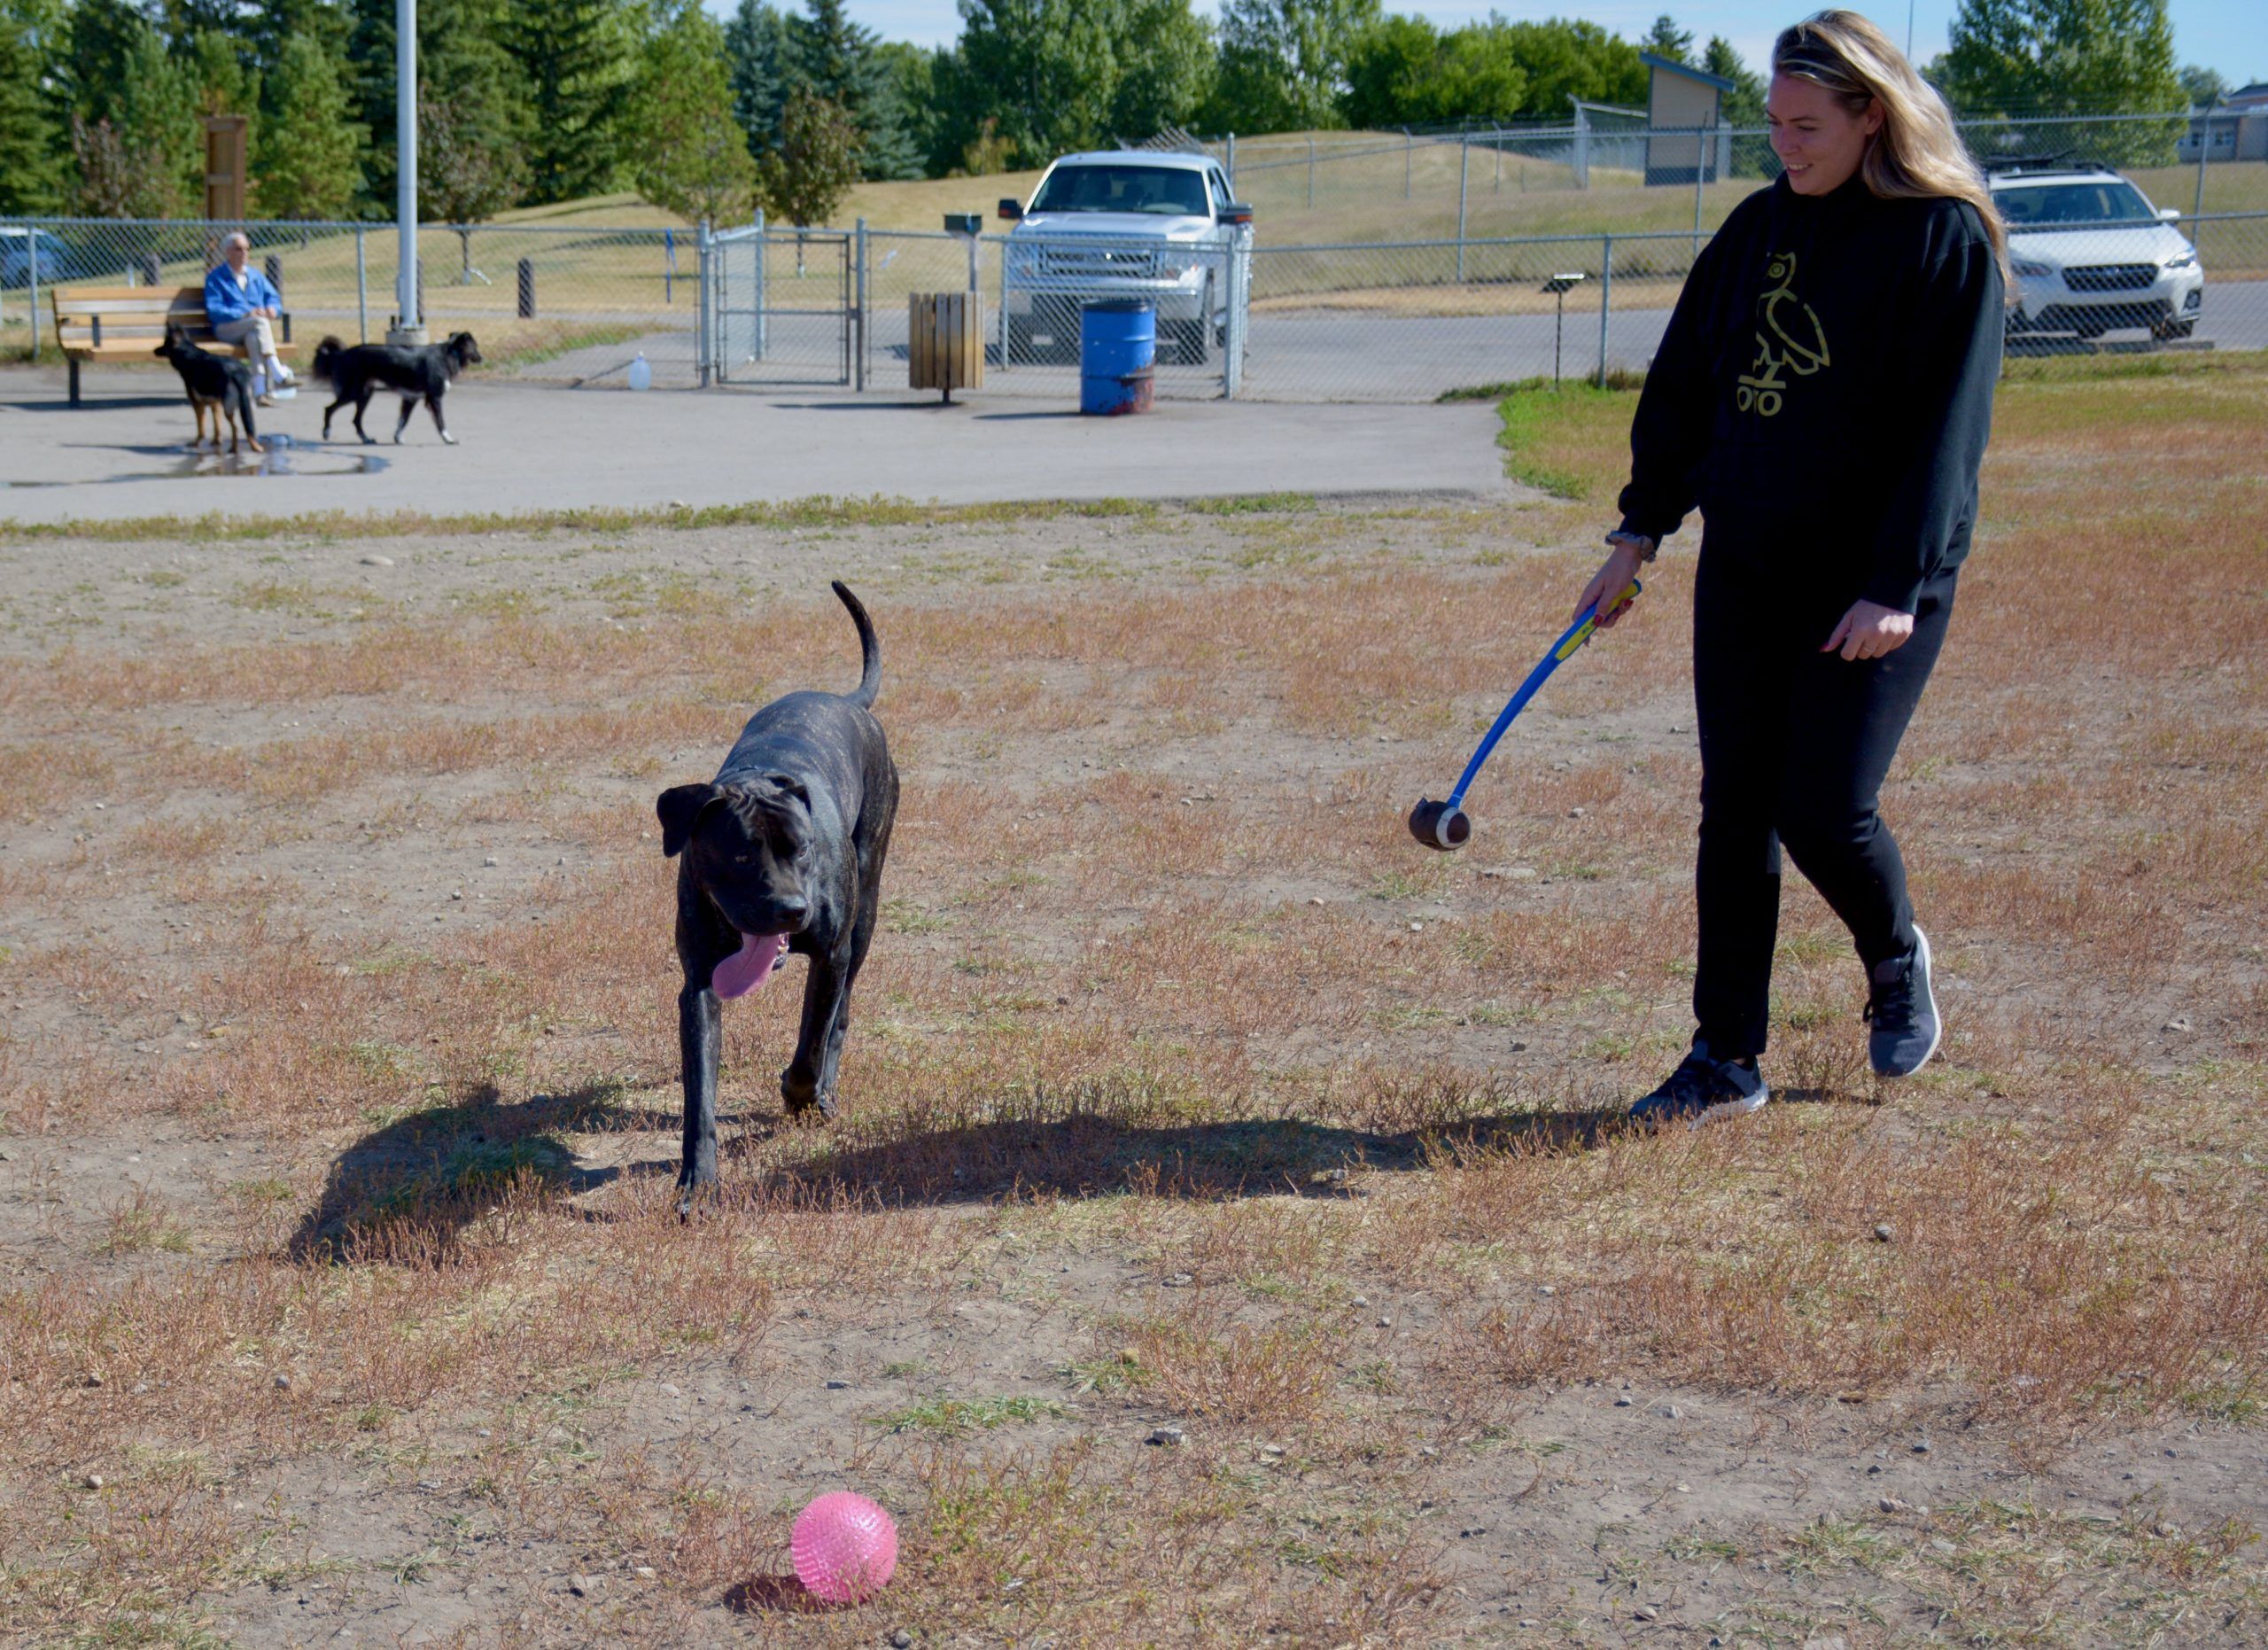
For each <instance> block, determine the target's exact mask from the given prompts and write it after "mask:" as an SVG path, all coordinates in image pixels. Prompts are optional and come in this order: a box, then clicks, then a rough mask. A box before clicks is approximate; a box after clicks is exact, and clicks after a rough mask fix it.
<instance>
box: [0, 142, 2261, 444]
mask: <svg viewBox="0 0 2268 1650" xmlns="http://www.w3.org/2000/svg"><path fill="white" fill-rule="evenodd" d="M2238 169H2242V170H2250V171H2255V172H2258V173H2261V174H2262V175H2264V176H2268V167H2251V168H2238ZM1670 192H1673V193H1674V192H1675V191H1670ZM1743 192H1745V190H1743ZM229 227H234V226H223V225H219V224H214V223H206V222H118V221H109V220H67V219H39V220H20V219H18V220H4V221H0V328H4V329H6V331H5V336H7V337H10V338H13V337H16V336H19V334H18V332H17V331H16V330H15V329H18V328H20V327H21V326H22V325H23V323H24V322H25V320H26V319H27V317H30V318H34V319H35V320H36V322H37V324H36V325H35V326H34V327H33V328H32V329H31V333H30V337H31V339H32V340H33V341H34V342H35V344H39V345H41V346H42V347H44V348H46V349H48V350H51V349H52V348H53V334H52V330H51V322H50V318H49V315H48V314H47V312H46V307H45V305H44V302H43V298H42V292H43V290H44V288H45V287H46V286H48V285H50V284H53V283H54V282H55V281H57V280H58V279H61V280H65V281H68V282H105V283H107V282H122V281H132V282H135V283H137V284H149V283H151V282H156V283H159V284H174V285H190V284H197V283H198V282H201V280H202V279H203V276H204V273H205V269H206V260H207V259H208V257H211V256H215V255H217V247H218V243H219V239H220V237H221V234H222V233H224V232H225V230H226V229H227V228H229ZM244 227H245V230H246V232H247V233H248V234H249V235H250V236H251V237H252V254H253V257H254V259H255V261H260V262H263V263H266V264H268V267H269V269H270V270H271V273H273V274H275V275H276V276H277V277H278V279H277V284H278V286H279V287H280V288H281V290H282V292H283V298H284V303H285V307H287V308H288V309H289V310H290V311H291V315H292V321H293V332H294V336H295V337H296V338H297V339H299V340H300V341H301V344H302V346H303V347H306V346H311V345H312V344H313V343H314V342H315V340H316V339H320V338H322V336H323V335H324V334H326V333H337V334H338V336H340V337H342V338H347V339H354V338H362V337H371V336H378V335H381V334H382V333H383V331H384V326H385V324H386V322H387V320H388V319H389V315H388V313H387V312H388V310H390V308H391V304H390V303H389V302H388V301H387V297H386V295H387V294H390V293H391V292H392V291H393V290H394V284H393V257H394V245H395V243H394V237H393V236H392V233H391V232H390V231H389V230H386V229H385V228H384V226H379V225H372V224H353V223H254V224H249V225H245V226H244ZM1445 227H1446V228H1447V229H1448V230H1449V232H1448V233H1404V234H1401V235H1386V236H1375V237H1373V236H1366V235H1346V236H1332V237H1320V236H1319V237H1312V238H1309V239H1306V240H1303V241H1301V242H1299V243H1297V244H1285V243H1284V242H1281V241H1278V240H1274V239H1268V238H1263V239H1262V240H1260V241H1259V242H1258V243H1257V244H1254V245H1247V246H1246V247H1244V248H1243V249H1242V251H1241V252H1240V253H1239V254H1237V255H1235V256H1230V255H1228V254H1226V253H1221V252H1217V251H1216V252H1210V253H1202V254H1198V255H1195V261H1196V262H1197V263H1198V265H1199V266H1200V269H1201V276H1200V277H1197V278H1196V279H1195V281H1194V282H1193V284H1194V285H1195V286H1198V287H1202V286H1203V284H1205V283H1206V282H1210V283H1211V284H1212V285H1211V292H1210V296H1209V297H1208V299H1207V300H1204V302H1203V304H1202V306H1201V307H1202V309H1203V312H1204V313H1203V315H1202V316H1201V319H1200V315H1199V314H1198V313H1197V312H1195V311H1191V312H1190V313H1188V314H1186V315H1184V314H1181V313H1178V312H1177V313H1174V314H1170V315H1167V316H1166V317H1165V320H1166V323H1167V324H1165V325H1162V326H1161V337H1162V339H1163V340H1164V345H1165V347H1164V348H1163V349H1161V361H1160V364H1159V369H1158V374H1157V390H1158V393H1159V394H1161V395H1163V396H1169V397H1172V396H1178V397H1218V396H1223V395H1231V396H1237V397H1245V398H1254V399H1265V400H1276V401H1429V400H1432V399H1434V398H1435V397H1437V396H1440V395H1441V394H1444V393H1451V392H1454V391H1458V390H1463V389H1469V388H1472V387H1474V386H1477V385H1484V384H1488V383H1494V382H1503V381H1509V380H1517V379H1521V378H1527V377H1536V376H1539V375H1540V376H1546V377H1548V376H1550V375H1552V374H1553V373H1554V372H1557V373H1559V374H1562V375H1564V376H1569V377H1577V376H1580V377H1593V376H1599V375H1604V373H1607V372H1609V371H1612V370H1617V369H1627V370H1643V368H1644V366H1645V365H1646V363H1647V362H1648V361H1649V360H1650V359H1651V356H1652V354H1653V352H1654V349H1655V347H1656V346H1657V345H1658V341H1659V339H1660V337H1661V333H1662V331H1663V329H1664V327H1665V326H1666V323H1667V321H1668V316H1669V312H1670V310H1671V308H1672V307H1673V306H1674V304H1675V302H1676V300H1677V296H1678V293H1679V292H1680V291H1681V290H1682V285H1683V282H1684V279H1685V276H1686V274H1687V272H1688V271H1689V269H1690V268H1691V267H1692V261H1693V258H1694V255H1695V253H1697V250H1698V249H1699V247H1700V246H1701V245H1705V242H1706V237H1707V234H1708V232H1709V231H1708V229H1707V228H1706V227H1704V228H1701V229H1696V228H1695V227H1694V226H1693V224H1692V223H1691V222H1690V221H1688V222H1684V223H1683V224H1682V225H1679V226H1676V227H1668V226H1649V225H1645V224H1643V223H1634V224H1633V225H1631V226H1630V227H1629V228H1627V229H1619V230H1614V231H1613V232H1612V233H1608V232H1600V231H1587V232H1565V233H1529V234H1474V233H1470V232H1468V233H1466V234H1464V235H1458V234H1456V233H1455V232H1454V230H1455V224H1454V222H1453V221H1451V222H1449V223H1447V224H1446V226H1445ZM25 231H33V233H26V232H25ZM2159 232H2160V231H2159V226H2156V225H2155V224H2154V223H2149V222H2138V223H2132V224H2124V225H2101V224H2097V225H2085V224H2054V225H2052V226H2031V227H2029V228H2025V229H2023V230H2022V232H2021V233H2020V236H2019V239H2018V242H2017V253H2018V276H2017V280H2016V290H2015V292H2013V293H2012V297H2013V298H2014V299H2015V300H2016V307H2015V308H2014V309H2013V310H2012V312H2011V319H2010V332H2009V353H2010V354H2012V355H2022V354H2050V353H2060V352H2065V351H2077V350H2102V349H2109V350H2129V349H2132V350H2141V349H2152V348H2190V349H2200V348H2212V349H2218V350H2259V349H2268V209H2250V210H2242V211H2215V212H2206V213H2203V214H2195V213H2183V214H2180V215H2179V217H2178V218H2177V220H2176V221H2175V222H2173V223H2171V225H2170V226H2165V230H2164V233H2165V234H2166V235H2167V236H2173V235H2176V234H2178V236H2179V237H2180V239H2181V240H2183V241H2186V243H2187V244H2188V245H2190V246H2192V247H2194V251H2195V254H2196V256H2195V261H2194V263H2192V264H2187V265H2180V264H2179V258H2178V256H2177V255H2175V254H2174V253H2171V252H2170V251H2152V252H2149V253H2148V254H2147V255H2144V254H2143V253H2140V252H2138V250H2137V249H2138V248H2139V247H2141V246H2143V245H2145V244H2146V243H2147V242H2148V238H2149V237H2151V236H2154V235H2157V234H2159ZM424 234H425V236H426V237H427V238H426V239H425V240H424V241H423V242H422V243H421V244H422V245H425V246H426V248H427V251H426V253H425V261H426V272H425V283H424V287H423V292H424V301H425V304H426V319H427V323H428V325H429V326H430V327H431V330H432V331H435V332H436V333H440V332H445V331H453V330H456V329H459V328H462V329H463V330H467V331H473V332H475V333H476V334H477V335H478V338H479V339H480V345H481V350H482V353H483V354H484V355H485V357H486V358H487V361H488V362H489V363H490V365H489V366H488V367H486V368H485V369H484V372H485V375H486V376H489V377H503V378H506V379H517V380H522V381H530V382H548V383H564V384H571V385H612V384H619V383H621V382H623V381H624V370H625V369H626V368H627V367H628V366H629V365H630V364H631V363H632V362H633V361H634V360H635V359H636V358H637V357H638V356H639V355H641V354H642V355H643V356H644V357H645V358H646V360H647V362H648V363H649V365H650V366H651V367H652V368H653V370H654V379H655V382H656V383H657V384H663V385H683V386H687V387H690V386H693V385H703V384H717V383H721V384H722V385H726V386H728V387H730V386H754V387H758V388H761V387H765V386H767V385H786V384H823V385H824V384H839V385H845V386H847V387H851V388H866V387H870V386H871V387H882V386H888V387H897V386H898V385H902V384H903V383H904V382H905V379H904V377H903V376H902V374H903V373H904V371H905V365H904V359H905V351H906V346H907V339H906V334H905V315H906V296H907V294H908V293H910V292H958V291H974V292H979V293H981V294H983V297H984V300H985V304H986V309H987V314H988V317H989V324H990V327H991V329H992V331H991V333H990V346H989V349H988V356H989V359H990V362H991V366H992V370H991V371H990V373H989V374H988V379H987V384H986V393H988V394H1002V395H1025V394H1029V395H1037V396H1045V397H1049V398H1051V399H1055V400H1068V399H1069V398H1071V397H1072V396H1074V395H1075V394H1076V384H1075V382H1074V378H1075V375H1076V358H1075V353H1074V352H1072V351H1069V350H1067V349H1066V348H1065V346H1064V344H1065V339H1064V337H1063V332H1062V329H1065V328H1068V327H1069V326H1070V325H1072V324H1074V322H1073V314H1072V312H1070V311H1066V312H1065V313H1063V314H1061V315H1059V316H1058V317H1057V323H1058V328H1057V330H1055V331H1044V330H1042V329H1041V328H1039V327H1038V326H1037V325H1032V326H1026V325H1024V324H1023V323H1021V321H1020V320H1019V317H1020V316H1027V315H1030V314H1031V313H1032V311H1031V309H1030V308H1029V306H1028V305H1026V304H1025V303H1023V302H1022V301H1021V300H1024V299H1037V300H1045V299H1047V298H1049V297H1051V296H1052V297H1056V298H1060V299H1066V300H1072V301H1073V302H1074V303H1076V300H1079V299H1080V298H1081V297H1082V296H1094V295H1098V294H1097V292H1095V291H1094V290H1093V289H1092V288H1091V286H1089V285H1084V284H1082V280H1081V279H1079V278H1068V277H1066V278H1061V279H1057V277H1054V276H1045V277H1035V278H1032V279H1028V280H1027V279H1020V278H1018V277H1017V276H1016V272H1015V262H1014V261H1015V260H1016V259H1018V258H1021V257H1023V256H1025V255H1026V254H1025V253H1022V252H1017V253H1011V252H1010V248H1011V247H1017V248H1026V247H1032V248H1034V251H1033V253H1032V254H1031V255H1033V256H1035V257H1038V256H1040V254H1039V253H1038V252H1037V247H1036V246H1035V243H1034V242H1033V239H1032V237H1030V235H1029V232H1026V233H1024V234H1020V235H1018V236H1016V237H1013V239H1012V238H1011V237H1005V236H1000V235H985V236H981V237H961V236H956V235H947V234H944V233H940V232H936V231H927V232H915V231H901V230H873V229H871V228H869V227H867V226H866V225H863V224H861V225H858V226H855V227H853V228H851V229H849V230H842V229H836V230H794V229H780V228H776V227H773V228H766V227H764V226H760V225H759V226H750V228H748V229H742V230H728V231H724V232H721V233H718V234H715V235H708V236H704V235H703V233H702V232H701V231H699V230H645V229H640V230H592V229H572V230H560V229H520V228H517V227H491V226H463V227H458V226H435V227H432V228H430V229H428V230H426V231H424ZM1099 245H1101V243H1099V242H1095V241H1091V240H1089V241H1085V242H1084V247H1085V248H1086V249H1087V250H1089V251H1091V250H1093V249H1095V248H1097V247H1098V246H1099ZM1130 245H1134V246H1138V247H1139V246H1154V245H1155V243H1148V242H1145V243H1132V244H1130ZM2171 245H2172V243H2171V241H2170V240H2169V241H2165V242H2163V243H2162V246H2163V247H2166V248H2170V247H2171ZM208 249H211V250H208ZM35 252H36V253H37V256H36V257H35V256H34V255H33V253H35ZM1051 281H1053V282H1054V284H1053V285H1052V287H1051V284H1050V282H1051ZM374 295H375V296H374ZM153 366H154V363H153Z"/></svg>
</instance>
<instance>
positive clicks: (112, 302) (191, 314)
mask: <svg viewBox="0 0 2268 1650" xmlns="http://www.w3.org/2000/svg"><path fill="white" fill-rule="evenodd" d="M52 290H53V292H54V297H55V342H56V344H57V346H58V347H59V348H61V350H62V351H63V358H64V360H65V361H66V362H68V363H69V364H70V368H71V404H72V405H73V406H74V407H76V406H77V405H78V404H79V363H80V362H82V361H120V360H125V359H128V358H130V357H138V358H140V359H142V360H144V361H146V360H148V359H150V357H151V354H153V353H154V352H155V351H156V349H157V347H158V346H159V345H160V344H162V343H164V342H165V341H166V329H167V327H168V326H177V327H179V328H181V329H182V330H183V331H185V332H187V333H188V334H189V336H190V339H192V340H193V341H194V342H195V343H196V344H197V345H198V346H199V347H200V348H204V349H209V350H211V351H212V352H213V353H214V354H216V355H238V356H242V357H244V358H245V359H246V360H249V359H251V354H252V352H251V351H249V350H247V349H246V348H245V346H243V345H242V344H223V343H221V341H220V340H219V339H216V338H214V336H213V329H212V327H211V326H210V325H208V324H207V323H206V319H205V289H204V288H203V287H201V286H180V287H166V286H58V287H56V288H54V289H52ZM273 325H274V330H275V331H276V354H278V355H283V356H287V357H288V356H290V355H291V354H293V353H294V352H295V350H296V349H297V348H298V346H296V345H294V344H293V343H292V342H291V311H290V310H288V309H287V310H285V311H284V312H283V314H282V315H278V316H277V317H276V320H275V322H274V323H273Z"/></svg>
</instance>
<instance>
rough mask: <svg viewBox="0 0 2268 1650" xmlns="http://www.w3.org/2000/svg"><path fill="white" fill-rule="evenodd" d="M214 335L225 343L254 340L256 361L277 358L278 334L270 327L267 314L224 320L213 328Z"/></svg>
mask: <svg viewBox="0 0 2268 1650" xmlns="http://www.w3.org/2000/svg"><path fill="white" fill-rule="evenodd" d="M213 336H214V338H217V339H220V340H221V342H222V343H223V344H242V343H244V342H245V341H246V340H247V339H250V340H252V359H253V360H254V361H255V362H261V361H273V360H275V359H276V334H275V333H274V332H273V331H271V330H270V329H269V326H268V317H267V316H266V315H245V317H243V318H242V319H241V320H237V321H222V322H220V323H217V324H216V325H215V326H214V329H213Z"/></svg>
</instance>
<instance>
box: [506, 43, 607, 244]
mask: <svg viewBox="0 0 2268 1650" xmlns="http://www.w3.org/2000/svg"><path fill="white" fill-rule="evenodd" d="M631 36H632V27H631V22H630V19H629V16H628V14H627V12H626V10H625V7H624V5H623V4H621V0H519V4H518V5H517V7H516V9H515V10H514V12H513V13H512V17H511V21H510V24H509V29H508V32H507V35H506V43H507V44H508V45H509V48H510V50H511V53H512V57H513V58H514V60H515V61H517V64H518V65H519V70H520V74H521V76H522V77H523V78H524V80H525V82H526V83H527V93H528V103H529V106H530V108H531V109H532V112H533V113H534V117H535V119H534V128H533V137H532V142H531V144H530V145H529V154H528V172H529V191H528V198H530V199H531V200H536V201H552V200H572V199H575V198H579V197H580V196H584V195H594V194H598V193H601V192H602V191H605V190H606V189H608V188H610V187H611V186H612V183H613V181H614V175H615V165H616V148H617V134H616V131H615V124H616V122H617V121H618V120H619V119H620V118H621V115H622V110H623V105H624V100H625V97H626V96H627V93H628V87H629V74H627V73H626V72H625V64H627V63H629V62H631V61H632V60H633V59H632V57H631V53H632V50H633V40H632V37H631Z"/></svg>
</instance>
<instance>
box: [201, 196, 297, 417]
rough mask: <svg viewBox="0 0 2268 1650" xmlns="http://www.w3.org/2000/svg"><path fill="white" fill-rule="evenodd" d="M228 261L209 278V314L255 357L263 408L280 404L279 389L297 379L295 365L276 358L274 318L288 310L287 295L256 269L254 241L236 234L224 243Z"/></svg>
mask: <svg viewBox="0 0 2268 1650" xmlns="http://www.w3.org/2000/svg"><path fill="white" fill-rule="evenodd" d="M221 257H222V258H223V259H225V260H226V261H225V262H222V263H220V264H218V265H215V266H214V270H213V273H212V274H210V275H208V276H206V277H205V318H206V321H208V322H210V323H212V326H213V336H214V338H217V339H220V340H221V342H222V343H224V344H243V345H245V346H246V348H247V350H248V352H249V353H250V354H251V356H252V388H253V390H254V391H255V392H257V393H258V394H259V396H260V405H261V406H263V407H273V406H275V405H276V401H275V398H274V396H272V395H271V394H269V393H268V392H269V391H270V390H271V389H273V388H278V387H281V386H282V385H286V384H289V383H291V369H290V368H289V367H287V366H285V365H284V364H283V362H281V361H278V360H277V359H276V335H275V333H274V332H273V331H271V330H270V329H269V327H268V323H269V322H270V321H272V320H274V319H275V318H276V316H277V315H280V314H282V313H283V294H282V293H280V292H277V291H276V288H275V286H274V285H273V284H271V283H270V282H269V280H268V277H267V276H264V275H262V274H260V271H259V270H257V269H253V268H252V267H251V266H252V243H251V242H250V241H248V240H246V239H245V237H244V236H243V235H241V234H235V235H231V236H229V238H228V239H226V240H224V241H222V242H221Z"/></svg>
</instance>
